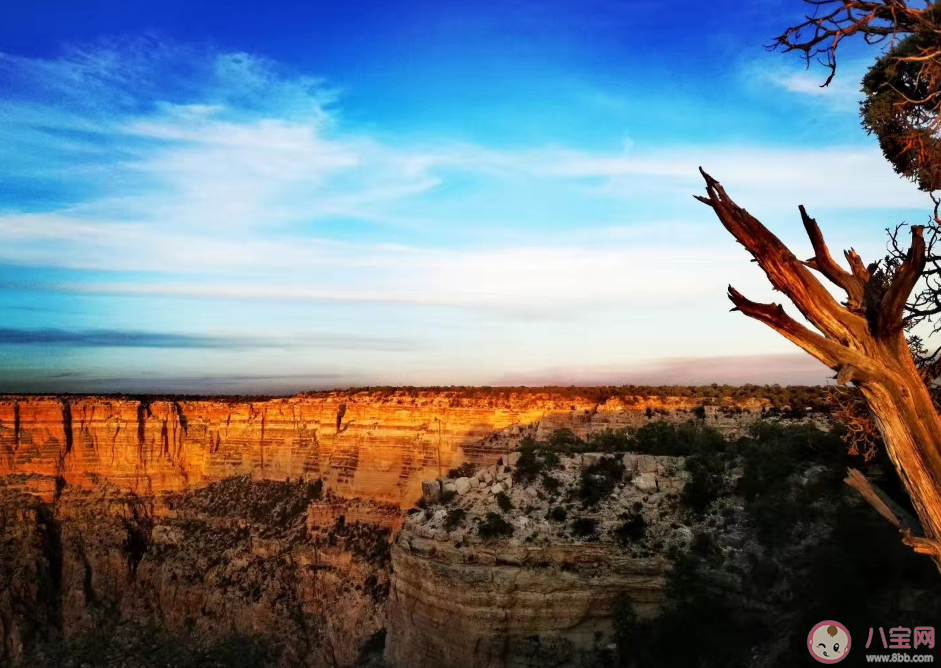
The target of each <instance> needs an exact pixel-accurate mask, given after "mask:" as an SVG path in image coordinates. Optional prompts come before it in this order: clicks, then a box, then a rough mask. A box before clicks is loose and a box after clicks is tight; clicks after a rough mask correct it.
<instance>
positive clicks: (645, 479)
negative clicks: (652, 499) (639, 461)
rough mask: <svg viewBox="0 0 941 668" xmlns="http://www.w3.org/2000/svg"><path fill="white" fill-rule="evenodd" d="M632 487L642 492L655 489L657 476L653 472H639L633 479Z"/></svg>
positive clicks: (654, 490)
mask: <svg viewBox="0 0 941 668" xmlns="http://www.w3.org/2000/svg"><path fill="white" fill-rule="evenodd" d="M633 483H634V487H636V488H637V489H639V490H640V491H642V492H656V491H657V476H656V475H655V474H653V473H641V474H640V475H639V476H637V477H636V478H634V480H633Z"/></svg>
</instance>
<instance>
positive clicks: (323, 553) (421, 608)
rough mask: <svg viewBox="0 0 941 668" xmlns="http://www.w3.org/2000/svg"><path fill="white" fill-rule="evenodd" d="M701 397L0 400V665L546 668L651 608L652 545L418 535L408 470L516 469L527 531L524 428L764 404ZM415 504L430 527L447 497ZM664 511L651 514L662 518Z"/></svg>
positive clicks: (531, 393)
mask: <svg viewBox="0 0 941 668" xmlns="http://www.w3.org/2000/svg"><path fill="white" fill-rule="evenodd" d="M702 403H703V399H702V397H696V396H665V397H658V396H650V395H631V394H629V393H621V394H618V395H612V396H602V397H600V398H598V397H592V396H590V393H588V396H582V395H580V394H579V393H578V392H572V391H555V392H553V391H543V390H512V391H508V390H500V391H483V390H467V389H447V388H446V389H443V390H361V391H347V392H324V393H316V394H310V395H299V396H295V397H286V398H273V399H262V400H240V399H228V398H221V399H218V398H217V399H192V398H179V399H177V398H152V397H144V398H130V397H110V396H101V397H94V396H69V397H54V396H5V397H0V566H2V568H0V634H2V635H0V641H2V645H0V665H3V666H15V667H17V668H19V667H20V666H27V665H29V666H33V665H35V666H53V665H56V666H58V665H63V666H68V665H74V666H79V665H99V663H98V661H102V662H104V663H101V665H134V666H138V665H140V666H144V665H148V666H149V665H163V664H160V663H159V661H164V662H165V663H170V664H172V665H203V664H202V663H199V662H200V661H203V662H204V663H205V662H206V661H209V660H210V659H209V658H207V657H210V658H211V657H218V656H229V655H232V656H235V657H236V659H233V661H235V662H234V663H232V662H229V663H226V662H224V661H223V662H222V663H218V665H246V666H247V665H277V666H285V667H287V666H317V667H319V666H334V665H339V666H352V665H379V664H378V663H376V662H378V661H382V660H383V659H382V658H381V657H382V656H383V654H384V655H385V661H387V662H388V665H391V666H405V667H407V666H409V665H415V663H416V662H418V663H420V664H421V665H426V666H437V665H457V666H463V665H468V666H470V665H480V666H492V667H493V668H497V667H499V666H504V665H514V666H524V665H545V664H544V658H545V656H546V652H550V651H551V652H555V653H556V654H558V655H559V656H567V657H569V659H571V660H572V661H574V660H575V659H576V658H577V652H576V650H581V649H584V648H585V647H587V646H589V645H590V644H591V643H592V642H594V640H596V638H595V635H596V633H598V632H599V629H604V628H606V624H607V626H610V623H609V622H608V621H606V620H607V619H608V618H609V617H610V615H611V610H612V606H613V605H614V598H615V596H616V595H617V594H621V593H625V592H627V593H628V595H630V596H631V598H632V600H634V601H635V602H636V603H637V604H638V605H639V606H640V607H639V609H640V610H641V612H642V614H644V615H651V614H654V613H655V612H656V610H657V608H658V606H659V604H660V601H661V600H662V598H663V587H664V580H665V577H666V574H667V573H668V570H669V564H668V563H667V561H666V560H665V559H664V558H663V556H662V555H661V554H657V553H655V551H653V550H648V551H647V552H646V553H644V554H634V555H633V556H625V555H624V554H623V550H619V549H617V548H616V546H614V545H613V544H612V543H611V542H610V541H602V542H601V543H598V542H594V541H592V540H573V539H572V537H571V536H567V535H565V534H563V533H557V534H555V535H553V536H552V538H551V540H549V539H547V540H546V541H543V542H541V543H539V544H538V545H527V546H526V547H525V549H523V548H521V547H520V545H519V544H518V540H517V539H516V538H513V539H509V541H503V542H502V543H500V544H499V545H488V544H483V545H481V544H480V541H479V540H477V539H475V537H474V536H473V535H471V534H472V533H473V532H468V533H465V534H464V535H461V536H457V537H455V536H454V535H450V534H449V535H447V536H445V537H444V538H442V534H441V533H440V532H439V533H438V534H437V535H434V534H429V533H428V529H427V527H425V526H424V525H423V524H421V523H420V522H419V516H418V515H416V511H414V510H408V509H412V508H413V506H415V504H416V503H418V504H419V505H424V504H427V503H428V499H426V498H423V482H425V483H426V486H427V483H428V482H429V481H438V480H439V479H442V480H447V475H448V472H449V471H451V470H452V469H455V468H464V469H466V468H481V469H482V470H492V471H493V476H492V477H493V478H496V477H498V476H502V479H503V480H504V481H506V480H509V481H510V482H508V483H504V484H506V485H507V490H506V491H507V492H508V493H509V496H512V497H513V504H514V505H515V506H516V507H517V508H519V509H520V511H519V512H520V517H524V516H525V514H526V513H524V512H523V511H522V509H523V507H524V506H525V507H526V510H527V512H529V513H530V514H532V513H533V512H537V513H538V514H540V517H539V518H538V522H542V524H545V522H544V521H543V518H542V515H544V513H545V510H546V503H547V502H546V499H547V498H550V497H551V495H552V493H551V492H547V491H546V490H544V489H542V488H540V487H539V484H536V483H534V484H533V485H530V486H529V490H525V489H524V488H523V487H519V488H518V489H515V490H510V489H509V485H510V484H511V482H512V478H511V477H509V476H510V470H511V469H510V467H504V466H503V464H504V463H506V461H507V460H506V459H505V458H507V457H508V456H509V454H510V453H512V452H513V451H514V450H516V448H518V447H519V445H520V443H521V442H522V441H523V439H524V438H525V437H527V436H529V437H532V439H546V438H548V437H550V436H551V435H552V434H554V433H556V432H557V431H558V430H567V431H566V432H565V433H570V434H572V435H573V437H585V436H587V435H588V434H595V433H601V432H604V431H605V430H616V429H621V428H624V427H637V426H641V425H645V424H650V423H651V422H652V421H663V422H667V423H671V424H680V423H684V422H687V421H689V420H691V419H693V417H694V415H693V412H694V411H697V410H698V411H699V415H698V417H697V421H698V423H699V424H702V425H710V426H713V427H715V428H716V429H718V430H720V431H722V432H723V433H725V434H727V435H733V436H734V435H736V434H742V433H745V432H746V431H747V430H748V429H749V427H750V426H751V425H753V424H755V423H756V422H757V421H758V420H759V419H760V418H761V410H762V408H766V407H767V406H768V405H769V402H768V401H767V400H766V399H761V398H748V399H745V400H738V401H733V400H731V399H729V398H725V399H722V400H719V401H715V402H714V405H711V406H708V407H706V408H701V405H702ZM635 466H636V462H635ZM504 468H505V469H506V470H505V471H504ZM573 470H577V467H576V468H575V469H573ZM637 475H638V477H639V478H638V479H639V480H640V481H641V482H640V483H637V484H632V485H627V487H625V488H624V489H625V490H630V491H631V493H632V494H634V497H630V499H631V503H636V504H646V505H645V508H648V510H649V511H650V512H652V513H655V514H657V516H658V517H659V514H660V512H661V510H662V509H666V510H664V512H666V513H667V516H669V517H671V518H673V519H675V518H674V517H673V516H674V515H675V513H674V511H672V510H669V509H670V508H673V507H674V506H675V504H676V500H675V499H676V493H677V492H678V488H672V489H671V488H670V487H669V485H670V483H669V481H668V480H667V479H663V480H661V482H660V485H661V489H660V490H659V492H658V490H657V484H656V483H654V486H653V487H652V488H647V489H646V490H645V491H643V493H641V492H640V491H638V490H639V489H640V488H639V487H638V485H639V486H641V487H642V486H643V485H644V484H648V485H649V478H647V477H646V476H649V475H652V474H650V473H645V472H637ZM632 476H633V474H631V476H629V477H632ZM645 481H646V482H645ZM570 482H571V481H570ZM436 484H438V485H440V484H441V483H440V482H437V483H436ZM572 484H574V483H572ZM491 490H492V488H491ZM474 493H475V494H477V496H480V497H482V499H483V500H482V501H480V503H484V504H485V505H486V504H490V505H492V504H493V496H492V495H491V496H486V492H485V491H484V490H479V491H478V490H475V492H474ZM625 493H626V492H625ZM537 496H538V499H537V498H536V497H537ZM635 497H636V498H635ZM472 498H476V497H474V494H471V495H469V496H467V497H466V499H465V500H464V501H463V502H464V503H465V505H466V503H469V501H468V500H469V499H472ZM625 498H627V497H625ZM431 504H432V505H433V506H434V507H435V508H436V510H434V513H437V515H436V519H434V520H433V522H432V523H434V522H437V523H438V524H439V525H440V522H441V517H442V512H444V506H443V505H441V504H440V503H437V504H436V503H435V502H434V501H433V500H432V501H431ZM661 507H662V508H661ZM534 509H535V510H534ZM623 510H624V509H623V508H622V509H620V510H618V511H617V512H621V511H623ZM406 511H408V512H406ZM423 512H424V514H426V515H427V513H428V512H429V511H428V510H426V511H423ZM617 512H615V510H613V509H612V510H611V512H610V513H609V514H610V515H611V516H612V517H615V516H616V515H617ZM645 512H647V511H646V510H645ZM422 516H424V515H422ZM596 516H597V515H596ZM479 519H480V518H479V517H478V518H477V521H479ZM670 521H672V519H671V520H670ZM658 522H659V524H658ZM665 522H666V520H663V521H660V520H654V519H653V516H651V523H652V524H655V525H656V526H661V525H662V526H661V529H658V530H657V531H661V530H662V527H666V526H668V525H667V523H665ZM403 523H404V524H405V527H404V528H403ZM673 523H674V524H676V522H673ZM666 531H667V532H668V533H670V534H671V535H672V534H674V533H676V532H675V531H673V529H669V530H666ZM652 533H657V532H656V531H655V532H652ZM688 533H689V532H688V531H684V532H681V534H682V535H683V536H685V537H688ZM521 550H522V552H521ZM521 553H524V554H525V557H520V556H519V555H520V554H521ZM513 555H516V556H513ZM475 583H476V584H475ZM494 619H499V620H503V622H502V623H501V624H497V625H496V626H494V625H493V623H492V620H494ZM452 625H456V626H455V627H453V628H452ZM455 629H458V630H459V631H460V632H454V631H455ZM442 637H443V638H449V640H448V641H447V642H445V644H444V645H441V644H440V643H441V642H442V641H441V640H440V638H442ZM141 638H145V639H146V641H147V643H149V644H147V645H146V647H147V649H146V651H145V652H143V654H142V653H141V649H140V647H141V642H142V640H141ZM435 638H438V640H434V639H435ZM533 638H536V639H537V640H536V641H534V640H533ZM540 639H541V640H540ZM533 642H537V644H538V643H539V642H542V644H541V645H540V646H539V647H536V648H534V647H533V646H532V644H533ZM436 643H437V644H436ZM448 643H450V644H448ZM100 647H106V648H107V651H106V652H105V651H104V650H98V649H96V648H100ZM560 647H565V648H567V649H566V650H565V652H563V653H562V654H559V652H558V651H557V650H559V648H560ZM435 648H437V649H435ZM102 654H104V658H102V656H100V655H102ZM83 656H84V657H86V660H85V662H84V663H83V662H82V660H81V659H80V657H83ZM89 657H92V658H89ZM109 657H110V658H109ZM142 657H144V658H142ZM147 657H152V660H153V661H155V662H156V663H153V664H151V663H147V661H148V660H151V659H148V658H147ZM520 657H523V658H520ZM525 657H530V659H531V661H530V659H526V658H525ZM532 657H536V658H532ZM538 657H543V659H540V658H538ZM105 660H107V661H113V663H107V662H105ZM213 660H215V659H213ZM242 660H244V661H245V662H244V663H239V661H242ZM121 661H124V663H121ZM532 661H535V662H536V663H532ZM539 661H543V663H539ZM70 662H71V663H70ZM207 665H217V664H215V663H211V662H210V663H209V664H207ZM559 665H563V664H561V663H560V664H559Z"/></svg>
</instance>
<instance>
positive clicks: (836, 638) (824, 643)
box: [807, 620, 850, 663]
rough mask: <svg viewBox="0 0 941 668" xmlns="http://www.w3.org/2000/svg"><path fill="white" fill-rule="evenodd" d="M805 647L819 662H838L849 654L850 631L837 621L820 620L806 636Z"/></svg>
mask: <svg viewBox="0 0 941 668" xmlns="http://www.w3.org/2000/svg"><path fill="white" fill-rule="evenodd" d="M807 649H808V650H810V655H811V656H812V657H814V658H815V659H817V661H819V662H820V663H839V662H840V661H842V660H843V659H845V658H846V655H847V654H849V651H850V632H849V631H847V630H846V627H845V626H843V625H842V624H840V623H839V622H835V621H833V620H827V621H825V622H820V623H819V624H817V625H816V626H814V628H812V629H811V630H810V634H808V636H807Z"/></svg>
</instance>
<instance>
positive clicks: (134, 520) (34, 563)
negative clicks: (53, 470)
mask: <svg viewBox="0 0 941 668" xmlns="http://www.w3.org/2000/svg"><path fill="white" fill-rule="evenodd" d="M37 484H42V483H41V481H36V480H29V479H26V478H25V477H16V476H8V477H6V478H0V529H2V530H0V666H7V665H12V666H30V667H36V666H43V667H45V666H49V667H50V668H51V667H52V666H56V667H60V666H76V668H77V667H78V666H85V665H94V666H99V665H102V666H104V665H109V666H110V665H115V666H124V665H126V666H144V665H146V666H151V665H154V666H156V665H174V666H176V665H181V666H182V665H187V666H189V665H270V666H309V667H320V666H334V665H351V664H353V663H355V662H356V661H357V659H358V658H359V656H360V654H361V652H362V651H363V648H364V646H365V645H367V644H368V642H369V640H370V638H372V637H373V636H374V635H377V634H381V632H382V629H383V628H384V627H385V619H386V611H385V607H386V601H387V598H388V594H387V592H388V586H389V539H390V534H391V531H392V529H393V528H394V527H395V526H397V525H398V523H399V522H400V511H399V509H398V507H397V506H392V505H382V504H378V503H375V502H371V501H363V500H345V499H340V498H337V497H333V496H332V495H331V494H329V493H324V492H323V490H322V485H321V484H320V483H319V482H316V483H312V482H289V483H288V482H284V483H279V482H268V481H263V482H252V481H251V480H250V479H249V478H247V477H243V478H230V479H228V480H226V481H223V482H220V483H215V484H212V485H210V486H209V487H206V488H203V489H201V490H198V491H193V492H186V493H178V494H172V495H166V496H163V497H156V498H152V497H136V496H129V495H127V494H126V493H125V492H123V491H121V490H119V489H118V488H115V487H113V486H108V485H102V486H100V487H98V488H96V489H94V490H86V489H79V488H72V487H68V486H66V487H65V488H62V489H60V490H58V492H54V498H53V500H52V501H48V502H47V501H44V500H43V499H41V498H37V496H35V495H34V494H33V492H35V491H36V490H37ZM148 634H150V635H148ZM151 636H152V637H151ZM233 652H234V653H236V654H239V653H245V652H247V653H248V654H247V656H248V657H251V656H254V657H255V658H256V659H257V661H254V660H253V659H247V658H242V659H240V660H235V661H231V660H229V661H222V662H221V663H216V662H214V661H213V660H211V659H212V657H213V656H214V653H215V654H216V655H217V654H220V653H227V655H230V654H232V653H233ZM103 653H104V654H103Z"/></svg>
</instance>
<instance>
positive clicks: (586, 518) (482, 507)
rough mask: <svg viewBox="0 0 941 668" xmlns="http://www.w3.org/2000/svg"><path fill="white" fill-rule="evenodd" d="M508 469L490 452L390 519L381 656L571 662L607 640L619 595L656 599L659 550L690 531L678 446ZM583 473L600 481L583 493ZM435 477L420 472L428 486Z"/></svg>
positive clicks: (647, 604) (480, 662)
mask: <svg viewBox="0 0 941 668" xmlns="http://www.w3.org/2000/svg"><path fill="white" fill-rule="evenodd" d="M519 456H520V455H519V453H513V454H511V455H509V456H508V457H506V458H505V459H504V460H502V461H506V463H507V464H511V463H512V464H516V463H519V462H518V459H519ZM512 471H513V467H511V466H509V465H508V466H506V467H505V466H503V465H502V464H501V465H497V466H491V467H490V468H488V469H483V470H481V471H479V472H477V474H475V475H473V476H469V477H464V478H459V479H457V480H449V481H444V487H445V490H444V491H442V492H441V493H442V494H443V497H442V500H443V501H444V502H443V503H439V504H437V505H431V506H429V507H428V508H427V510H424V511H422V512H418V513H414V514H412V515H411V516H410V517H409V519H408V521H407V522H406V524H405V526H404V527H403V530H402V531H401V532H400V533H399V535H398V538H397V540H396V542H395V545H394V546H393V550H392V564H393V577H392V590H391V594H390V609H389V622H388V623H389V629H388V641H387V645H386V654H385V656H386V659H387V660H388V661H389V663H390V664H392V665H393V666H398V667H402V668H407V667H408V666H416V665H421V666H426V667H428V668H437V667H439V666H440V667H442V668H443V667H445V666H447V667H448V668H465V667H466V668H471V667H472V666H473V667H478V668H505V667H514V668H517V667H518V668H522V667H532V668H536V667H537V666H538V667H542V666H574V665H578V663H579V660H580V658H581V657H582V653H584V652H586V651H590V650H591V649H593V648H597V647H598V646H604V645H606V644H607V643H608V642H610V638H611V617H612V611H613V610H614V608H615V606H616V604H617V603H618V602H619V600H620V599H621V597H624V596H626V597H628V598H629V599H630V601H631V602H632V604H633V608H634V610H636V611H637V612H638V613H639V614H641V615H646V616H650V615H653V614H655V613H656V611H657V610H658V608H659V605H660V603H661V601H662V600H663V598H664V591H663V589H664V584H665V580H666V574H667V572H668V569H669V566H668V564H669V560H668V558H667V557H666V552H667V551H668V550H669V549H670V548H671V547H672V548H674V549H683V548H685V546H686V545H687V543H688V541H689V539H690V538H691V537H692V531H691V530H690V529H689V528H688V527H685V526H683V525H682V524H680V521H681V517H683V516H684V513H682V512H680V510H679V509H678V505H679V501H678V494H679V492H680V491H681V490H682V489H683V487H684V486H685V484H686V480H687V479H688V475H687V473H686V471H684V470H683V458H676V457H650V456H639V457H638V456H636V455H624V456H623V457H622V456H620V455H618V456H614V455H610V456H609V455H601V454H585V455H578V456H575V457H565V458H562V460H561V461H560V462H559V463H558V465H557V466H555V467H554V468H553V470H552V471H551V473H550V474H547V476H546V477H542V478H539V477H538V476H529V477H531V478H535V479H532V480H529V481H521V480H520V479H519V478H520V477H521V476H520V477H517V481H516V482H514V475H513V474H512ZM595 476H601V477H600V478H599V479H597V480H595ZM547 479H548V480H551V481H554V482H552V483H551V484H549V483H547V482H546V481H547ZM586 483H587V484H588V485H593V484H596V483H597V484H600V485H601V486H605V485H606V486H607V488H609V489H608V492H607V493H606V494H597V495H596V494H594V492H593V491H591V490H585V489H583V487H584V485H585V484H586ZM437 484H439V483H438V481H432V483H431V484H430V485H426V492H427V497H428V499H429V500H433V499H435V498H436V497H438V495H439V492H438V489H437V488H436V486H435V485H437ZM449 498H450V500H449ZM504 513H505V514H504ZM494 534H496V535H494Z"/></svg>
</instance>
